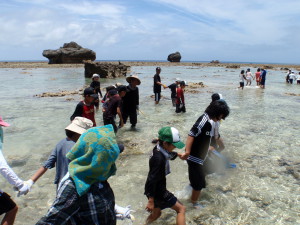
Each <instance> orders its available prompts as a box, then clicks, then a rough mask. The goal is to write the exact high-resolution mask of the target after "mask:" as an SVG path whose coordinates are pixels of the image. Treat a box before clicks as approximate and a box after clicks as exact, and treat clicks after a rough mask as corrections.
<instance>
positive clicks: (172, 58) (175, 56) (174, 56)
mask: <svg viewBox="0 0 300 225" xmlns="http://www.w3.org/2000/svg"><path fill="white" fill-rule="evenodd" d="M180 60H181V55H180V53H179V52H175V53H171V54H170V55H169V56H168V61H169V62H180Z"/></svg>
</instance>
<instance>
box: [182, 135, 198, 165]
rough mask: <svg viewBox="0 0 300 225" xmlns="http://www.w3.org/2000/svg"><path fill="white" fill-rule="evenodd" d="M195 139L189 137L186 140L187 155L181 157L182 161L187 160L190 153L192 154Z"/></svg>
mask: <svg viewBox="0 0 300 225" xmlns="http://www.w3.org/2000/svg"><path fill="white" fill-rule="evenodd" d="M194 139H195V138H194V137H192V136H190V135H188V137H187V139H186V143H185V153H184V154H182V155H179V157H180V158H181V159H182V160H186V159H187V158H188V157H189V155H190V153H191V149H192V145H193V143H194Z"/></svg>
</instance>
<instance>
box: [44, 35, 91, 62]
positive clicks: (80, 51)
mask: <svg viewBox="0 0 300 225" xmlns="http://www.w3.org/2000/svg"><path fill="white" fill-rule="evenodd" d="M43 56H44V57H46V58H48V59H49V64H63V63H83V61H84V60H92V61H94V60H95V59H96V53H95V52H94V51H92V50H90V49H87V48H82V47H81V46H80V45H78V44H77V43H76V42H73V41H72V42H70V43H65V44H64V46H63V47H60V48H59V49H57V50H50V49H48V50H44V51H43Z"/></svg>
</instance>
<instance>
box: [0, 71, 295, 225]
mask: <svg viewBox="0 0 300 225" xmlns="http://www.w3.org/2000/svg"><path fill="white" fill-rule="evenodd" d="M251 70H252V71H255V68H251ZM132 71H134V72H136V73H138V76H139V77H140V78H141V81H142V84H141V85H140V87H139V88H140V109H141V111H142V113H140V115H139V117H138V124H137V130H136V131H132V130H131V129H130V124H127V125H125V127H124V128H122V129H121V130H120V131H119V132H118V134H117V139H118V141H119V142H121V143H124V144H125V147H126V149H125V152H124V153H123V154H122V155H121V156H120V158H119V160H118V161H117V166H118V171H117V174H116V176H114V177H112V178H110V179H109V182H110V184H111V186H112V188H113V190H114V193H115V196H116V202H117V203H118V204H119V205H123V206H126V205H129V204H130V205H131V206H132V208H133V209H134V210H135V211H136V212H134V213H133V214H134V216H135V218H136V220H135V221H134V223H133V224H143V222H144V221H145V219H146V217H147V215H148V213H147V212H146V211H145V210H144V208H145V205H146V202H147V199H146V197H145V196H144V195H143V192H144V184H145V180H146V177H147V173H148V158H149V154H150V152H151V150H152V148H153V144H151V140H152V139H153V138H155V137H156V136H157V131H158V129H159V128H161V127H162V126H167V125H171V126H174V127H176V128H177V129H179V131H180V133H181V137H182V139H183V140H185V139H186V137H187V133H188V131H189V129H190V128H191V127H192V125H193V123H194V122H195V121H196V119H197V118H198V117H199V116H200V115H201V114H202V113H203V111H204V110H205V108H206V107H207V105H208V104H209V103H210V96H211V94H212V93H214V92H219V93H222V95H223V96H224V98H225V99H226V101H227V102H228V104H229V106H230V108H231V113H230V115H229V117H228V118H227V119H226V120H225V121H223V122H222V123H221V135H222V137H223V138H224V141H225V145H226V149H225V151H224V155H226V156H228V157H229V158H231V160H232V162H234V163H236V165H237V168H236V169H227V170H226V171H225V173H223V174H222V175H220V174H213V175H209V176H207V183H208V185H207V188H206V189H204V190H203V191H202V195H201V199H200V203H201V204H202V205H203V206H204V207H203V208H202V209H193V208H192V207H191V205H190V203H189V201H188V199H187V198H188V191H187V190H186V187H187V185H188V183H189V182H188V175H187V165H186V163H185V162H184V161H181V160H179V159H177V160H175V161H174V162H172V163H171V171H172V172H171V174H170V175H168V177H167V185H168V189H169V190H170V191H172V192H174V193H176V194H177V195H179V197H180V200H181V201H182V202H183V203H184V204H185V205H186V206H187V215H186V220H187V224H271V223H272V224H300V219H299V218H300V217H299V216H300V204H299V201H300V197H299V196H300V195H299V187H300V186H299V185H300V180H299V177H300V160H299V158H300V140H299V126H300V119H299V104H300V97H299V96H291V95H288V94H286V93H294V94H297V95H299V94H300V85H296V84H293V85H287V84H286V83H285V82H284V76H285V73H284V72H282V71H279V70H277V71H276V70H269V71H268V74H267V81H266V89H264V90H263V89H260V88H255V84H254V83H252V86H251V87H250V88H247V87H246V88H244V90H238V89H237V86H238V83H239V78H238V74H239V72H240V69H226V68H220V67H189V66H181V67H179V66H178V67H162V73H161V77H162V82H163V83H165V84H167V85H169V84H171V83H172V82H173V81H174V80H175V78H177V77H179V78H181V79H185V80H186V81H188V82H203V83H204V84H205V85H206V86H207V87H205V88H199V89H197V90H198V91H199V93H186V94H185V97H186V108H187V112H186V113H185V114H176V113H175V109H174V108H173V107H172V106H171V100H170V91H169V89H166V90H163V92H162V95H163V96H164V98H163V99H162V100H161V102H160V104H159V105H154V100H153V98H151V95H153V93H152V83H153V81H152V77H153V74H154V71H155V67H153V66H144V67H132ZM83 73H84V71H83V68H64V69H49V68H47V69H42V68H39V69H26V70H24V69H0V94H1V107H0V115H2V116H3V117H4V119H5V120H6V121H7V122H9V123H11V127H8V128H5V129H4V133H5V136H4V150H3V153H4V155H5V157H6V159H7V161H8V162H10V163H12V166H13V169H14V171H15V172H16V173H17V174H18V175H19V176H20V177H21V178H22V179H29V178H30V177H31V176H32V175H33V173H34V172H35V171H36V170H37V169H38V168H39V167H40V166H41V163H42V162H43V161H44V160H45V159H46V158H47V157H48V155H49V154H50V152H51V150H52V149H53V148H54V146H55V145H56V144H57V142H58V141H60V140H61V139H62V138H64V136H65V134H64V128H65V127H66V126H67V125H68V124H69V117H70V115H71V114H72V113H73V110H74V109H75V106H76V104H77V102H78V101H79V100H80V99H81V96H80V95H73V96H65V97H55V98H38V97H35V95H37V94H41V93H43V92H58V91H60V90H78V89H80V88H82V87H83V86H84V85H85V84H89V83H90V80H89V79H85V78H84V75H83ZM117 82H121V83H124V84H125V83H126V81H125V79H124V78H119V79H115V80H104V79H103V80H101V83H102V87H106V86H109V85H111V84H114V83H117ZM96 122H97V124H98V125H102V124H103V123H102V115H101V112H98V113H97V115H96ZM180 151H182V150H180ZM54 175H55V169H52V170H49V171H48V172H47V173H46V174H45V175H44V176H43V177H42V178H41V179H40V180H39V181H38V182H37V183H36V184H34V186H33V189H32V191H31V192H30V193H29V194H28V195H27V196H25V197H22V198H17V197H15V194H14V193H13V191H12V188H11V186H10V185H9V184H8V183H7V182H6V181H5V180H4V178H3V177H0V180H1V189H3V190H4V191H6V192H8V193H10V194H11V195H12V196H13V198H14V199H15V201H16V202H17V203H18V205H19V212H18V216H17V219H16V223H15V224H17V225H21V224H34V223H35V222H36V221H37V220H38V219H39V218H40V217H41V216H43V215H44V214H45V213H46V212H47V209H48V208H49V206H50V205H51V203H52V202H53V199H54V197H55V190H56V187H55V185H54V184H53V180H54ZM175 215H176V214H175V212H174V211H172V210H169V209H167V210H164V211H163V213H162V216H161V218H160V219H159V220H158V221H157V222H156V223H155V224H175ZM118 224H130V222H129V221H125V222H124V221H119V222H118Z"/></svg>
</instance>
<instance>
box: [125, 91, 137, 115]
mask: <svg viewBox="0 0 300 225" xmlns="http://www.w3.org/2000/svg"><path fill="white" fill-rule="evenodd" d="M122 100H123V105H122V109H123V111H124V112H135V111H136V106H137V105H139V88H138V87H136V88H135V89H132V88H130V86H127V92H126V95H125V96H124V97H123V98H122Z"/></svg>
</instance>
